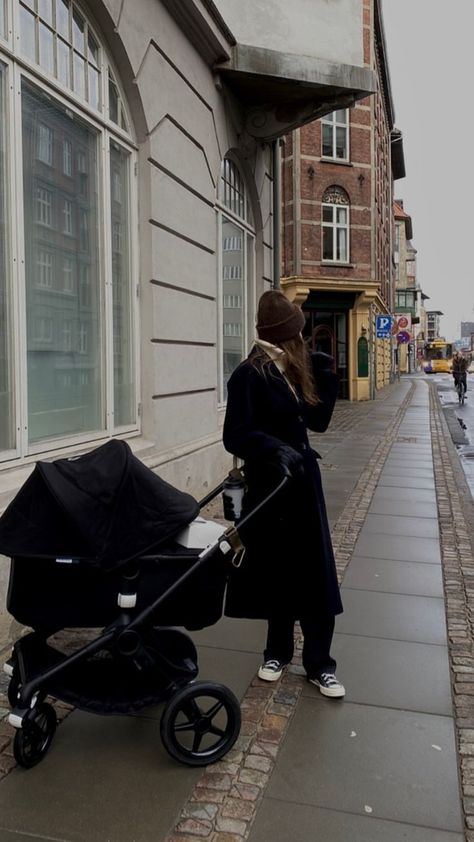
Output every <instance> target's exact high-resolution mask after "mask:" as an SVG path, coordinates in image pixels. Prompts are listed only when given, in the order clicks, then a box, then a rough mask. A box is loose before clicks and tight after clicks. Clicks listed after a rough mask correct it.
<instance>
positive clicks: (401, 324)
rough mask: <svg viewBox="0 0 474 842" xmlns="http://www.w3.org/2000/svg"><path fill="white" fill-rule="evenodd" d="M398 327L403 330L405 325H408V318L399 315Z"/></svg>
mask: <svg viewBox="0 0 474 842" xmlns="http://www.w3.org/2000/svg"><path fill="white" fill-rule="evenodd" d="M398 327H399V328H401V330H404V329H405V328H406V327H408V319H407V317H406V316H400V318H399V320H398Z"/></svg>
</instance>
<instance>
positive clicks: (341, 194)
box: [322, 185, 349, 263]
mask: <svg viewBox="0 0 474 842" xmlns="http://www.w3.org/2000/svg"><path fill="white" fill-rule="evenodd" d="M322 232H323V260H328V261H331V262H332V263H348V262H349V197H348V195H347V193H346V192H345V190H343V189H342V188H341V187H337V186H335V185H333V186H332V187H329V188H328V189H327V190H326V192H325V194H324V196H323V202H322Z"/></svg>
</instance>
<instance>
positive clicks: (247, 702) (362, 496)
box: [166, 385, 474, 842]
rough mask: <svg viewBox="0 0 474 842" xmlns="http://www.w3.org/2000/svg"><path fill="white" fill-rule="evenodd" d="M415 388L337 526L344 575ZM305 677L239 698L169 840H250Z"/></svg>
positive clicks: (294, 675) (290, 677) (257, 685)
mask: <svg viewBox="0 0 474 842" xmlns="http://www.w3.org/2000/svg"><path fill="white" fill-rule="evenodd" d="M413 392H414V386H413V385H412V388H411V389H410V391H409V393H408V395H407V396H406V398H405V399H404V401H403V403H402V404H401V406H400V407H399V409H398V410H397V412H396V414H395V416H394V418H393V420H392V421H391V423H390V425H389V427H388V428H387V430H386V433H385V434H384V437H383V439H382V441H381V442H380V443H379V444H378V446H377V447H376V449H375V451H374V453H373V455H372V457H371V459H370V464H369V466H368V467H367V468H366V469H365V470H364V471H363V473H362V474H361V476H360V478H359V481H358V483H357V485H356V487H355V488H354V490H353V492H352V494H351V496H350V497H349V500H348V502H347V505H346V507H345V509H344V511H343V513H342V514H341V516H340V517H339V519H338V521H337V523H336V525H335V527H334V529H333V533H332V534H333V543H334V550H335V555H336V563H337V567H338V574H339V577H340V578H342V575H343V573H344V571H345V569H346V567H347V564H348V562H349V559H350V557H351V555H352V553H353V551H354V547H355V544H356V541H357V538H358V536H359V532H360V530H361V528H362V525H363V523H364V520H365V517H366V514H367V511H368V508H369V506H370V502H371V500H372V496H373V493H374V491H375V487H376V485H377V482H378V480H379V477H380V473H381V471H382V469H383V465H384V463H385V459H386V457H387V455H388V453H389V451H390V448H391V446H392V444H393V442H394V441H395V439H396V437H397V432H398V429H399V426H400V424H401V421H402V418H403V415H404V414H405V411H406V408H407V406H408V404H409V402H410V400H411V398H412V395H413ZM358 414H359V413H358ZM365 414H366V413H364V415H363V416H362V417H365ZM356 424H357V421H356ZM331 429H332V426H331ZM301 648H302V638H301V635H300V634H299V630H298V627H297V628H296V654H295V657H294V659H293V664H296V665H297V668H298V667H299V666H300V665H301ZM303 681H304V678H303V677H302V676H301V675H300V674H299V671H298V669H296V670H295V672H291V671H287V672H286V673H285V674H284V675H283V677H282V679H281V681H279V682H275V684H273V685H271V686H269V685H266V684H265V683H264V682H263V681H260V680H259V679H258V678H254V679H253V681H252V683H251V685H250V687H249V689H248V690H247V692H246V693H245V695H244V698H243V700H242V702H241V709H242V730H241V735H240V737H239V739H238V741H237V743H236V745H235V748H234V749H233V750H232V751H230V752H229V753H228V754H227V755H226V757H225V758H224V759H223V760H221V761H219V762H218V763H215V764H214V765H213V766H209V767H207V769H206V771H205V773H204V774H203V776H202V777H201V779H200V780H199V781H198V783H197V784H196V786H195V787H194V790H193V791H192V793H191V795H190V797H189V799H188V801H187V802H186V804H185V805H184V808H183V810H182V812H181V814H180V816H179V818H178V820H177V822H176V824H175V827H174V829H173V831H172V833H171V835H170V836H168V837H167V839H166V842H197V839H198V838H201V839H205V840H207V842H243V840H245V839H247V838H248V836H249V833H250V829H251V826H252V822H253V820H254V818H255V815H256V813H257V810H258V807H259V804H260V801H261V799H262V797H263V794H264V791H265V788H266V786H267V784H268V781H269V779H270V775H271V772H272V770H273V767H274V765H275V761H276V758H277V755H278V751H279V749H280V746H281V745H282V742H283V739H284V737H285V734H286V732H287V730H288V727H289V724H290V722H291V719H292V717H293V715H294V713H295V710H296V707H297V704H298V700H299V698H300V696H301V693H302V690H303ZM473 688H474V685H473Z"/></svg>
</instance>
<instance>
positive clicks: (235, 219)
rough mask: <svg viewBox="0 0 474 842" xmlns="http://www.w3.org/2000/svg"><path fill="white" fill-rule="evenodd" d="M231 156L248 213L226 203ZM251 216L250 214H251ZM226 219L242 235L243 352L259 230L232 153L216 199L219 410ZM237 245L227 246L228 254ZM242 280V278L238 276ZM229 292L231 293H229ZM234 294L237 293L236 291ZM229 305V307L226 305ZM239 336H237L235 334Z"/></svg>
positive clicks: (252, 307) (251, 314)
mask: <svg viewBox="0 0 474 842" xmlns="http://www.w3.org/2000/svg"><path fill="white" fill-rule="evenodd" d="M225 160H228V161H230V162H231V164H232V166H234V167H235V168H236V169H237V171H238V173H239V176H240V178H241V180H242V184H243V188H244V194H243V207H244V212H245V217H241V216H239V215H238V214H237V213H235V211H234V210H232V209H231V208H229V207H228V206H227V205H226V204H225V203H224V197H223V196H222V182H223V179H222V166H223V165H224V161H225ZM248 217H250V218H248ZM223 219H228V220H229V222H231V223H233V224H234V225H236V226H238V227H239V229H240V233H239V235H232V236H240V237H241V239H242V252H243V260H242V323H241V324H242V334H241V337H239V338H241V339H242V349H243V356H245V354H246V353H248V351H249V339H250V338H252V339H253V335H252V325H253V324H254V321H255V313H256V272H255V266H256V231H255V227H254V223H253V219H252V208H251V203H250V198H249V193H248V188H247V184H246V180H245V177H244V175H243V173H242V170H241V168H240V166H239V164H238V162H237V161H236V160H235V159H234V157H233V156H232V155H230V154H229V155H225V156H224V158H223V159H222V161H221V169H220V171H219V180H218V189H217V200H216V224H217V355H218V356H217V360H218V366H217V370H218V378H217V408H218V410H223V409H225V406H226V403H227V401H226V398H225V397H224V278H223V274H224V273H223V265H224V264H223V254H224V248H223V236H222V222H223ZM249 237H250V238H251V259H249ZM230 251H235V249H229V250H226V252H225V253H226V254H228V253H229V252H230ZM249 267H252V277H251V278H249V277H248V272H249ZM235 280H239V279H235ZM229 294H230V293H229ZM234 294H235V293H234ZM225 309H227V308H225ZM234 338H237V337H234Z"/></svg>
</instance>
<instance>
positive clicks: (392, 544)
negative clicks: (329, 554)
mask: <svg viewBox="0 0 474 842" xmlns="http://www.w3.org/2000/svg"><path fill="white" fill-rule="evenodd" d="M354 555H360V556H365V557H367V558H388V559H392V560H393V561H419V562H427V563H428V564H440V563H441V555H440V550H439V541H438V540H437V539H436V538H410V539H409V540H408V539H406V540H405V541H402V540H401V539H400V538H399V537H397V536H396V535H372V534H371V533H370V532H362V534H361V536H360V538H359V540H358V541H357V544H356V547H355V551H354Z"/></svg>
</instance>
